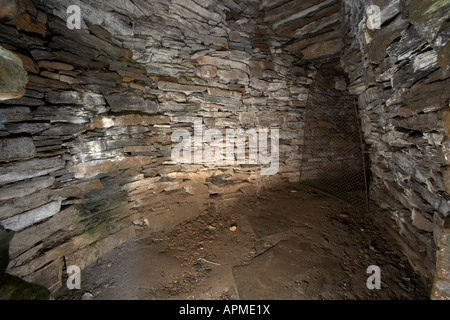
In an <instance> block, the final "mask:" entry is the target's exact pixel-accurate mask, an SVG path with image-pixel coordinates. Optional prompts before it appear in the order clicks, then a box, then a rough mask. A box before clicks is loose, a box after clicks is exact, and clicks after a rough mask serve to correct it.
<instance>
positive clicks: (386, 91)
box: [341, 0, 450, 284]
mask: <svg viewBox="0 0 450 320" xmlns="http://www.w3.org/2000/svg"><path fill="white" fill-rule="evenodd" d="M373 4H374V5H377V6H378V7H379V8H380V11H381V14H380V24H381V25H380V28H377V29H373V30H372V29H371V28H368V23H367V15H366V13H367V9H368V5H369V4H364V3H363V2H361V1H353V0H346V1H344V3H343V5H344V12H345V18H344V20H345V23H346V29H347V31H346V34H347V36H346V40H345V43H346V45H345V50H344V52H343V55H342V58H341V63H342V65H343V66H344V67H345V69H346V71H347V73H348V74H349V76H350V78H351V81H352V84H351V85H350V87H351V90H352V92H354V93H355V94H357V95H359V108H360V115H361V121H362V128H363V132H364V136H365V142H366V144H367V145H368V151H369V153H370V158H371V159H370V160H371V188H370V196H371V198H372V199H373V200H374V201H375V202H376V204H377V205H378V206H380V207H381V208H383V209H385V210H386V211H387V216H388V217H390V219H389V220H387V221H389V222H388V224H389V225H391V226H392V227H393V228H394V229H395V230H396V231H397V232H398V233H399V234H400V235H401V239H402V240H401V241H402V242H403V247H404V249H405V250H406V252H407V253H408V257H409V258H410V261H411V263H412V264H413V265H414V266H415V267H416V269H417V270H419V272H420V274H421V275H422V276H423V278H425V279H426V282H427V283H428V284H429V283H430V281H432V279H433V278H434V275H435V263H436V248H437V246H438V244H439V242H440V237H441V231H442V228H443V225H444V219H445V218H446V217H448V214H449V210H450V196H449V191H450V186H449V183H448V174H447V172H448V165H449V164H450V162H449V161H450V153H449V143H450V141H449V135H448V133H449V125H450V123H449V122H448V115H447V114H448V112H449V100H450V91H449V90H448V88H449V86H450V63H449V60H448V56H447V58H446V59H444V58H445V57H444V53H445V52H446V50H448V45H446V42H447V41H448V30H449V29H448V25H447V26H446V25H445V21H446V19H448V12H449V9H450V4H449V2H448V1H444V2H442V1H441V2H439V1H416V0H411V1H399V0H396V1H381V0H379V1H373ZM425 21H426V22H425ZM443 39H446V40H445V41H443ZM445 45H446V46H445Z"/></svg>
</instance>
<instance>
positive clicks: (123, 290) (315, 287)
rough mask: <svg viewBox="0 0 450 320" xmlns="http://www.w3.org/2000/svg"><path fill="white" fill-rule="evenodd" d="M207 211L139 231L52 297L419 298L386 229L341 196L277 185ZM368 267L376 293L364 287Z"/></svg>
mask: <svg viewBox="0 0 450 320" xmlns="http://www.w3.org/2000/svg"><path fill="white" fill-rule="evenodd" d="M213 211H214V212H208V213H205V214H203V215H201V216H199V217H197V218H196V219H194V220H192V221H188V222H185V223H182V224H180V225H178V226H177V227H176V228H175V229H174V230H172V231H170V232H166V233H163V234H148V233H147V232H146V228H145V227H142V228H139V230H137V231H138V234H139V236H138V237H137V239H136V240H135V241H132V242H129V243H127V244H125V245H123V246H121V247H119V248H117V249H115V250H113V251H112V252H110V253H109V254H108V255H106V256H105V257H103V259H102V260H100V261H98V263H97V264H96V265H93V266H91V267H89V268H88V269H86V270H84V271H83V272H82V288H81V290H74V291H68V290H63V291H62V292H61V295H60V296H59V298H58V299H75V300H78V299H82V298H83V297H84V299H95V300H112V299H113V300H129V299H139V300H170V299H195V300H204V299H206V300H211V299H212V300H237V299H245V300H278V299H283V300H293V299H294V300H342V299H350V300H379V299H384V300H385V299H389V300H390V299H407V300H418V299H428V292H427V290H426V288H425V286H424V285H423V283H422V281H421V279H420V277H419V275H418V274H416V273H415V272H414V271H413V269H412V268H411V267H410V266H409V264H408V261H407V258H406V257H405V256H404V255H403V253H402V252H401V250H400V248H399V247H398V246H397V245H396V244H395V241H394V240H393V239H391V238H390V237H389V234H388V233H387V232H386V231H384V230H380V229H378V228H377V227H376V226H375V225H374V224H373V223H372V219H371V216H370V214H367V213H361V212H357V211H354V210H353V209H352V208H351V207H349V206H348V205H346V204H344V203H342V202H339V201H336V200H334V199H330V198H328V197H326V196H323V195H321V194H318V193H317V192H314V191H311V190H301V189H284V190H278V191H266V192H264V193H263V194H260V195H258V196H251V197H243V198H242V199H241V200H240V201H239V203H238V204H237V205H234V206H230V207H228V208H222V209H220V210H213ZM371 265H376V266H378V267H379V268H380V270H381V289H379V290H376V289H375V290H369V289H368V288H367V279H368V277H369V276H370V274H367V268H368V267H369V266H371Z"/></svg>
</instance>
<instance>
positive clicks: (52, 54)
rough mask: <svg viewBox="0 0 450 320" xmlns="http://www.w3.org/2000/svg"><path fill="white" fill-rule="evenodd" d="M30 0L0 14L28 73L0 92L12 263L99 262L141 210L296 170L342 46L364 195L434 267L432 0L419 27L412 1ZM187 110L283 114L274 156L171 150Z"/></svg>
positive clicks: (161, 209)
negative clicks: (365, 164) (72, 22)
mask: <svg viewBox="0 0 450 320" xmlns="http://www.w3.org/2000/svg"><path fill="white" fill-rule="evenodd" d="M434 2H436V1H434ZM33 3H34V5H35V6H36V8H35V10H36V12H35V14H32V13H31V12H29V14H26V15H23V16H22V17H21V18H20V19H18V20H16V21H14V22H12V23H9V24H1V25H0V43H2V45H5V47H7V49H8V50H10V51H12V52H14V53H18V54H20V61H21V62H22V64H23V66H24V67H25V69H26V70H27V71H28V72H29V74H28V80H29V81H28V84H27V86H26V91H25V92H24V96H23V97H22V98H20V99H14V100H6V101H3V102H2V103H1V104H0V137H1V141H2V143H5V145H9V146H12V147H8V148H9V151H8V148H4V149H3V148H2V150H1V151H0V158H1V159H2V160H1V161H0V208H2V209H3V210H2V211H3V212H1V214H0V224H5V223H6V224H7V225H9V226H13V227H14V228H16V229H20V230H21V231H19V234H18V235H19V237H18V239H19V240H20V241H19V240H17V242H15V243H13V248H14V257H13V259H12V261H11V263H10V266H9V272H11V273H12V274H14V275H16V276H20V277H27V279H37V280H38V281H39V282H42V283H44V284H45V285H46V286H48V287H51V288H56V287H58V282H60V281H61V278H60V274H59V273H58V272H57V271H58V269H60V268H61V266H62V265H61V261H64V257H70V258H73V261H75V262H77V261H79V263H80V264H82V265H83V266H84V265H88V264H90V263H92V262H94V261H95V259H96V258H97V257H98V256H99V255H102V254H103V253H105V252H106V251H107V250H110V249H111V248H112V247H113V246H115V245H118V244H120V243H122V242H123V241H126V240H127V239H129V238H130V237H133V232H132V230H133V228H134V226H133V221H135V220H136V219H147V220H148V221H149V228H151V230H152V231H154V232H158V231H161V230H163V229H167V228H171V227H173V226H174V224H176V223H178V222H181V221H183V220H185V219H187V218H191V217H194V216H196V215H198V214H200V213H202V212H205V211H207V210H208V208H209V206H210V205H211V203H221V202H222V201H223V202H227V201H232V200H233V199H235V197H236V196H237V195H240V194H242V193H246V192H256V191H258V190H260V189H262V188H264V187H265V186H271V185H277V186H282V185H284V184H288V183H292V182H296V181H298V180H299V177H298V175H299V167H300V165H301V162H302V155H301V147H302V145H303V135H304V133H303V123H304V117H305V110H304V108H305V106H306V102H307V99H308V93H309V90H310V85H311V82H312V79H313V78H314V76H315V73H316V71H317V70H318V68H319V67H320V65H321V64H322V63H324V62H330V61H331V62H334V63H339V57H341V65H342V66H343V67H344V69H345V71H346V72H347V74H348V75H349V78H350V80H351V84H350V86H349V87H350V90H351V92H352V93H356V94H357V95H358V103H359V111H360V117H361V127H362V128H363V131H364V140H365V142H366V144H367V145H368V146H367V150H368V151H369V154H368V157H369V158H370V164H371V166H370V167H371V171H372V175H371V197H372V199H374V201H375V202H376V204H377V205H378V206H380V207H382V208H384V209H386V211H388V214H386V220H388V221H391V220H392V221H394V224H395V227H396V228H397V230H398V232H399V233H400V234H401V237H402V238H401V239H404V240H405V241H406V242H407V243H408V244H409V248H408V250H409V251H408V252H410V255H411V257H410V258H411V261H412V262H413V263H416V264H417V265H418V266H419V267H418V269H419V270H420V273H421V274H422V275H424V277H425V278H426V277H428V278H429V277H430V275H432V274H433V270H434V268H435V253H436V250H435V249H436V245H437V244H436V243H435V242H434V240H433V239H434V238H435V235H437V234H438V233H439V232H440V231H441V228H442V226H441V225H440V224H439V223H437V222H436V223H435V221H438V220H439V218H442V219H443V218H444V217H445V216H447V215H448V212H449V209H450V197H449V194H448V189H447V188H448V179H447V175H446V174H445V171H444V170H443V168H444V167H445V166H448V165H449V164H450V163H449V159H450V144H449V139H448V125H447V121H446V120H445V119H447V116H446V114H447V113H445V112H444V111H443V110H445V109H448V106H449V100H450V94H449V91H448V90H446V88H448V87H449V86H450V82H449V81H450V74H449V73H448V70H447V69H446V68H443V67H442V65H444V66H445V65H446V61H447V60H448V59H447V58H446V57H447V55H446V52H447V51H448V50H446V47H444V45H445V44H444V42H442V43H439V41H440V40H439V39H441V40H442V39H444V37H445V36H446V35H447V31H446V30H447V29H446V25H445V24H443V23H441V22H442V21H441V20H442V19H441V18H442V17H439V15H437V13H436V12H435V11H434V10H431V11H433V12H434V13H433V15H432V16H430V19H432V20H433V23H432V24H430V28H428V30H424V29H423V28H422V29H421V27H420V25H421V22H420V19H421V17H420V13H418V11H417V10H415V9H414V8H415V7H414V6H415V5H416V4H418V3H419V2H417V1H411V4H410V5H409V6H408V5H405V4H403V2H402V1H377V3H378V4H379V5H380V7H381V10H382V12H383V13H384V14H383V18H382V19H383V25H382V28H381V29H380V30H367V25H366V23H365V18H366V17H365V12H366V5H365V3H363V2H361V1H357V0H343V1H338V0H328V1H317V0H310V1H281V0H280V1H278V0H277V1H263V2H257V1H240V2H237V1H231V0H224V1H207V0H202V1H201V0H195V1H194V0H176V1H175V0H174V1H172V2H167V1H163V0H156V1H144V0H133V1H131V2H130V1H110V2H103V3H99V2H92V1H87V0H80V1H79V5H80V8H81V10H82V12H83V19H82V24H81V30H69V29H68V28H67V24H66V19H67V12H66V9H67V7H68V6H69V5H71V4H73V3H72V2H71V1H69V0H36V1H34V2H33ZM424 3H425V4H426V5H427V6H428V8H433V4H432V3H433V1H432V0H430V1H425V2H424ZM425 4H424V5H425ZM419 11H420V10H419ZM431 11H430V12H431ZM426 12H428V11H426ZM440 12H442V11H440ZM409 13H413V14H412V16H411V17H410V18H408V14H409ZM417 18H418V19H417ZM27 21H28V22H30V23H28V24H27V23H25V24H24V22H27ZM411 23H412V26H411ZM416 26H418V27H417V28H416ZM424 32H425V33H427V34H430V35H431V36H430V37H428V36H424ZM343 36H345V38H344V39H342V37H343ZM327 99H329V100H326V101H328V102H330V103H332V101H333V98H332V97H328V98H327ZM424 101H426V103H424ZM442 120H444V121H442ZM196 121H202V124H203V126H204V129H205V130H206V129H217V130H219V131H220V132H221V133H222V134H225V132H226V130H227V129H244V130H249V129H257V128H271V127H274V128H279V129H280V148H279V150H280V157H279V158H280V163H279V170H278V173H277V174H276V175H274V176H267V177H263V176H261V170H260V169H261V166H260V165H237V164H232V165H229V164H222V165H219V164H212V165H206V164H203V163H198V164H195V165H194V164H193V165H187V164H174V163H173V162H172V159H171V151H172V147H173V145H174V141H172V137H171V136H172V133H173V132H174V131H175V130H177V129H181V130H186V131H187V132H188V133H189V134H190V135H191V137H193V136H194V123H195V122H196ZM324 125H328V124H324ZM317 129H318V130H320V128H317ZM446 130H447V132H446ZM3 141H4V142H3ZM334 144H335V145H336V146H339V145H342V144H343V140H339V139H336V140H335V141H334ZM32 145H34V149H33V147H32ZM20 146H26V148H22V147H20ZM19 147H20V148H19ZM446 187H447V188H446ZM15 194H16V195H22V196H23V200H21V201H17V199H18V197H16V196H15ZM21 199H22V198H21ZM174 199H176V200H174ZM46 205H48V206H51V207H48V208H47V209H49V210H43V209H42V208H45V206H46ZM61 208H62V209H63V210H62V211H61V212H59V210H60V209H61ZM50 209H51V210H50ZM66 210H69V211H66ZM71 210H74V211H71ZM44 211H45V212H44ZM4 212H7V213H4ZM58 212H59V213H58ZM436 215H438V216H436ZM19 217H21V218H19ZM63 218H64V219H63ZM65 219H67V220H65ZM44 226H45V227H48V229H45V228H44ZM431 226H432V228H431ZM44 229H45V230H47V231H45V230H44ZM33 230H34V231H35V232H37V233H40V234H42V238H40V236H39V235H35V236H31V234H34V233H33ZM44 235H45V237H44ZM116 235H117V238H115V236H116ZM44 238H45V239H44ZM27 239H28V240H27ZM116 240H117V241H116Z"/></svg>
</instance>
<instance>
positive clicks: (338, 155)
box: [300, 68, 368, 210]
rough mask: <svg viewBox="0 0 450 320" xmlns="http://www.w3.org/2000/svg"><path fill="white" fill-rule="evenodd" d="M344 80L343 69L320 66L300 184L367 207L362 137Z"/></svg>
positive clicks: (311, 97)
mask: <svg viewBox="0 0 450 320" xmlns="http://www.w3.org/2000/svg"><path fill="white" fill-rule="evenodd" d="M347 82H348V80H347V77H346V75H345V74H344V73H343V72H339V71H337V70H335V69H333V68H323V69H321V70H319V71H318V73H317V75H316V77H315V79H314V81H313V83H312V85H311V89H310V93H309V98H308V104H307V108H306V110H305V127H304V146H303V157H302V166H301V169H300V171H301V172H300V183H301V184H303V185H306V186H308V187H312V188H314V189H317V190H319V191H322V192H325V193H327V194H329V195H331V196H334V197H336V198H339V199H341V200H344V201H346V202H347V203H349V204H351V205H353V206H355V207H357V208H358V209H362V210H367V206H368V195H367V178H366V168H365V162H366V161H365V159H364V150H363V148H364V147H363V140H362V135H361V130H360V125H359V117H358V109H357V106H356V101H355V97H354V96H353V95H350V94H349V93H348V83H347Z"/></svg>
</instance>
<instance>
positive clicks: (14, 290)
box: [0, 274, 51, 300]
mask: <svg viewBox="0 0 450 320" xmlns="http://www.w3.org/2000/svg"><path fill="white" fill-rule="evenodd" d="M50 298H51V295H50V291H48V290H47V289H46V288H44V287H42V286H39V285H37V284H33V283H29V282H26V281H23V280H22V279H20V278H18V277H15V276H12V275H9V274H5V275H4V276H3V278H2V280H0V300H49V299H50Z"/></svg>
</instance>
